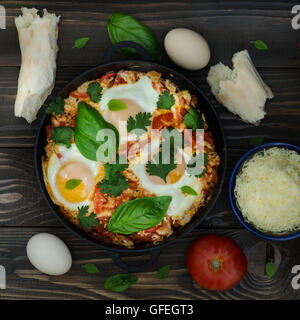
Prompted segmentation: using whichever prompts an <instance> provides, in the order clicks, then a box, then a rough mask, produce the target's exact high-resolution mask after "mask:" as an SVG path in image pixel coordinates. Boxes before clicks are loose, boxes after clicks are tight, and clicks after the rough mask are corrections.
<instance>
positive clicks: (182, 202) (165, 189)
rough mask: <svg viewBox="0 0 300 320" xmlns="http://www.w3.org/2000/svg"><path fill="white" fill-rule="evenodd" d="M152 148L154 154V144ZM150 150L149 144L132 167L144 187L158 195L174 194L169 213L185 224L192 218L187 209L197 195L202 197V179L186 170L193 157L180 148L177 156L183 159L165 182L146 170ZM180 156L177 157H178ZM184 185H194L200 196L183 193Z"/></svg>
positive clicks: (174, 219) (173, 218)
mask: <svg viewBox="0 0 300 320" xmlns="http://www.w3.org/2000/svg"><path fill="white" fill-rule="evenodd" d="M156 145H157V144H156ZM151 148H152V151H151V153H152V154H153V150H154V149H153V146H151ZM154 148H155V147H154ZM149 150H150V148H149V146H148V145H146V146H145V148H144V149H143V150H142V152H141V155H140V157H139V158H137V159H136V160H135V161H134V162H133V163H131V164H130V169H131V170H132V171H133V172H134V174H135V175H136V176H137V177H138V178H139V180H140V184H141V185H142V186H143V188H145V189H147V190H148V191H150V192H151V193H154V194H156V195H157V196H172V201H171V203H170V206H169V208H168V211H167V214H168V215H169V216H170V217H171V218H172V220H173V221H177V222H178V223H179V224H182V225H183V224H185V223H186V222H187V221H189V219H190V216H189V215H188V214H187V213H186V210H188V209H190V208H191V206H192V205H193V203H194V201H195V199H196V197H201V192H202V188H203V186H202V183H201V181H200V179H198V178H196V177H195V176H192V175H190V174H188V173H187V171H186V163H188V162H189V161H190V160H191V157H190V156H189V155H187V154H186V153H185V152H184V150H183V149H178V154H177V156H179V157H181V161H180V162H179V161H178V164H177V167H176V168H175V169H174V170H172V171H171V172H170V173H169V175H168V176H167V179H166V182H165V181H164V180H163V179H161V178H160V177H158V176H150V175H149V174H148V172H147V171H146V163H147V160H146V159H149V154H150V152H149ZM179 157H177V159H178V158H179ZM183 186H190V187H192V188H193V189H194V190H195V191H196V192H197V194H198V196H194V195H188V194H185V193H183V192H182V191H181V189H180V188H181V187H183Z"/></svg>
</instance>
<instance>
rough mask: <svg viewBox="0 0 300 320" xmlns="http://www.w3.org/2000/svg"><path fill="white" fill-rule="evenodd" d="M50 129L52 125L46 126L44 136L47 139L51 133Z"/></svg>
mask: <svg viewBox="0 0 300 320" xmlns="http://www.w3.org/2000/svg"><path fill="white" fill-rule="evenodd" d="M52 128H53V126H52V124H48V125H47V126H46V136H47V138H50V136H51V133H52Z"/></svg>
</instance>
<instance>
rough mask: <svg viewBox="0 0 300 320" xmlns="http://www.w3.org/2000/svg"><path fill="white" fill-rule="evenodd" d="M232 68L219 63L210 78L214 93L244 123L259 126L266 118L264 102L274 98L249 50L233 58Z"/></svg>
mask: <svg viewBox="0 0 300 320" xmlns="http://www.w3.org/2000/svg"><path fill="white" fill-rule="evenodd" d="M232 64H233V69H230V68H229V67H227V66H225V65H224V64H223V63H221V62H220V63H218V64H216V65H215V66H213V67H211V68H210V70H209V73H208V76H207V82H208V83H209V85H210V88H211V91H212V93H213V94H214V95H215V97H216V98H217V100H218V101H219V102H220V103H221V104H223V105H224V106H225V107H226V108H227V109H228V110H229V111H231V112H232V113H234V114H237V115H238V116H240V117H241V118H242V120H244V121H245V122H249V123H252V124H258V123H259V121H260V120H261V119H263V118H264V116H265V114H266V112H265V103H266V100H267V99H271V98H273V97H274V95H273V93H272V91H271V89H270V88H269V87H268V86H267V85H266V84H265V83H264V81H263V80H262V78H261V77H260V75H259V73H258V71H257V70H256V68H255V66H254V65H253V63H252V60H251V58H250V56H249V53H248V51H247V50H243V51H240V52H237V53H235V54H234V55H233V58H232Z"/></svg>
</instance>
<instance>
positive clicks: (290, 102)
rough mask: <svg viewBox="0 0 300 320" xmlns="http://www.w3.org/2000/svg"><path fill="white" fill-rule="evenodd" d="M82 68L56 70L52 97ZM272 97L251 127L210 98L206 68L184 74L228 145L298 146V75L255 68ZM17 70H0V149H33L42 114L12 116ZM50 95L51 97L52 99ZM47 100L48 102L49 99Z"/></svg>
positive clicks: (296, 72)
mask: <svg viewBox="0 0 300 320" xmlns="http://www.w3.org/2000/svg"><path fill="white" fill-rule="evenodd" d="M85 70H86V68H85V67H80V68H78V67H75V68H68V67H64V68H58V71H57V81H56V86H55V89H54V91H53V93H52V96H53V95H55V94H56V93H57V92H58V91H59V90H60V89H62V88H63V87H64V86H65V85H66V84H67V83H68V82H69V81H71V80H72V79H73V78H74V77H75V76H76V75H79V74H80V73H82V72H83V71H85ZM259 72H260V73H261V75H262V77H263V78H264V79H265V81H266V83H267V84H268V85H269V86H270V87H271V88H272V90H273V91H274V94H275V98H274V99H272V100H271V101H269V102H268V103H267V105H266V110H267V115H266V118H265V119H264V120H263V121H262V123H261V125H260V126H252V125H249V124H246V123H244V122H242V121H241V120H239V118H238V117H237V116H235V115H233V114H232V113H230V112H228V111H227V109H225V108H224V107H222V106H221V105H220V104H219V103H218V102H217V101H216V100H215V98H214V97H213V95H212V94H211V92H210V89H209V86H208V84H207V82H206V75H207V69H206V70H203V71H200V72H197V73H195V72H185V73H184V74H185V75H187V76H188V77H189V78H190V79H191V80H192V81H194V83H195V84H197V85H198V86H199V88H200V89H202V90H203V92H204V93H205V94H206V95H207V96H208V98H209V99H210V101H211V102H212V103H213V105H214V107H215V108H216V110H217V112H218V113H219V115H220V117H221V120H222V124H223V127H224V130H225V133H226V140H227V143H228V145H229V146H242V145H243V146H245V147H248V146H249V141H250V139H251V138H252V137H255V136H260V137H263V138H265V140H266V141H280V140H282V141H286V142H290V143H295V144H300V126H299V122H300V108H299V107H300V90H299V88H300V73H299V70H297V69H296V70H292V69H268V68H267V69H265V68H261V69H259ZM17 78H18V68H15V67H0V110H1V114H2V115H3V117H2V119H1V122H0V147H14V148H15V147H33V145H34V140H35V134H36V129H37V126H38V123H39V121H40V119H41V115H42V113H43V110H44V109H42V110H41V111H40V113H39V117H38V119H37V120H36V121H35V122H33V124H32V125H29V124H27V123H26V121H25V120H24V119H21V118H15V117H14V110H13V108H14V100H15V94H16V91H17ZM52 96H51V97H52ZM51 97H49V99H48V101H49V100H50V99H51Z"/></svg>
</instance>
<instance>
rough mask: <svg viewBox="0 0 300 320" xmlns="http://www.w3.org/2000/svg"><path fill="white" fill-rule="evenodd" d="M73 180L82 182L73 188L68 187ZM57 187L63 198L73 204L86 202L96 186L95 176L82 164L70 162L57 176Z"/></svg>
mask: <svg viewBox="0 0 300 320" xmlns="http://www.w3.org/2000/svg"><path fill="white" fill-rule="evenodd" d="M71 179H78V180H81V182H80V184H79V185H78V186H77V187H75V188H73V189H68V188H67V187H66V183H67V181H69V180H71ZM56 186H57V188H58V191H59V193H60V194H61V196H62V197H63V198H64V199H65V200H67V201H69V202H72V203H77V202H81V201H84V200H85V199H86V198H87V197H88V196H89V194H90V193H91V191H92V190H93V186H94V176H93V174H92V172H91V170H90V168H89V167H88V166H87V165H85V164H83V163H80V162H70V163H67V164H65V165H63V166H62V167H61V168H60V169H59V170H58V172H57V174H56Z"/></svg>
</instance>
